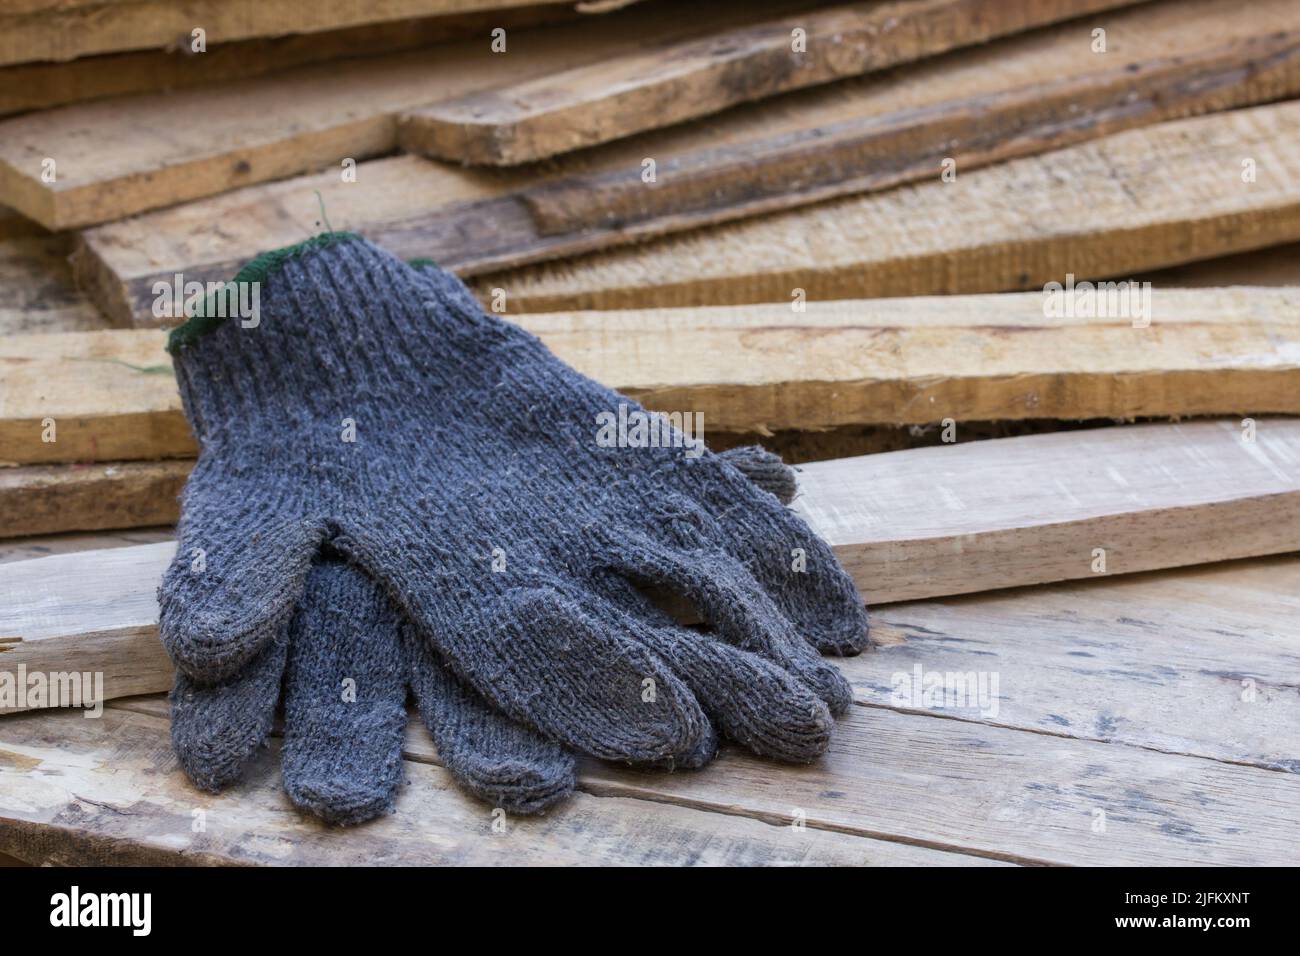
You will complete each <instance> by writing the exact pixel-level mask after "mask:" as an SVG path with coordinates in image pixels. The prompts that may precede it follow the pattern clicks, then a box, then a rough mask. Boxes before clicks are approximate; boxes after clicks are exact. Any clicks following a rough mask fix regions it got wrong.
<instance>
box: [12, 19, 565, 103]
mask: <svg viewBox="0 0 1300 956" xmlns="http://www.w3.org/2000/svg"><path fill="white" fill-rule="evenodd" d="M576 15H577V14H576V13H575V12H574V11H573V10H572V9H571V8H570V7H569V6H568V5H567V4H548V5H539V6H525V7H517V8H513V9H502V10H497V9H494V10H490V11H477V12H471V13H465V14H458V15H452V16H441V17H424V18H421V19H402V20H392V21H388V22H384V23H373V24H366V25H364V26H358V27H349V28H346V29H341V30H326V31H323V32H320V33H308V34H291V35H288V36H276V37H262V38H257V39H249V40H242V41H236V42H233V43H217V44H210V45H209V47H208V49H207V50H206V51H205V52H204V53H203V54H202V55H200V56H195V55H192V54H190V53H188V52H185V51H183V50H181V49H165V50H135V51H130V52H124V53H108V54H104V55H102V56H91V57H84V58H82V59H77V60H71V61H67V62H62V63H58V62H54V63H51V62H41V63H21V64H15V65H12V66H7V67H2V68H0V116H4V115H7V114H11V113H21V112H26V111H28V110H38V109H50V108H51V107H55V106H63V105H66V104H68V103H78V102H82V101H85V100H92V99H102V98H103V97H107V96H126V95H129V94H132V93H152V92H159V91H162V90H176V89H183V88H185V87H190V86H199V85H202V84H205V83H228V82H230V81H232V80H239V79H247V78H248V77H252V76H261V75H263V74H266V73H275V72H279V71H282V70H287V69H291V68H293V67H296V66H304V65H306V64H309V63H320V62H323V61H327V60H337V59H342V58H344V57H355V56H374V55H376V54H383V53H388V54H391V53H398V52H401V51H403V50H411V49H415V48H416V47H421V46H426V45H428V44H432V43H441V42H444V41H447V40H451V39H457V38H467V37H470V36H473V35H479V36H485V35H487V34H488V33H489V32H490V30H491V29H492V28H493V27H501V28H503V29H505V30H516V29H524V28H526V27H530V26H539V25H541V24H544V23H551V22H558V21H560V20H566V19H571V18H572V17H574V16H576ZM195 22H196V23H197V22H198V21H195ZM179 35H180V34H177V36H179Z"/></svg>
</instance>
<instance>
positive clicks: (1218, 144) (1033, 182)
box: [476, 101, 1300, 313]
mask: <svg viewBox="0 0 1300 956" xmlns="http://www.w3.org/2000/svg"><path fill="white" fill-rule="evenodd" d="M1297 152H1300V103H1298V102H1295V101H1290V102H1283V103H1279V104H1276V105H1270V106H1260V107H1254V108H1252V109H1243V110H1236V111H1233V112H1229V113H1223V114H1219V115H1214V116H1207V117H1197V118H1193V119H1184V120H1176V121H1173V122H1168V123H1162V124H1160V125H1157V126H1151V127H1147V128H1145V129H1138V130H1130V131H1127V132H1123V133H1117V134H1114V135H1112V136H1108V137H1105V138H1103V139H1101V140H1097V141H1095V142H1091V143H1085V144H1082V145H1077V146H1071V147H1068V148H1066V149H1063V150H1058V151H1056V152H1054V153H1049V154H1047V155H1044V156H1035V157H1027V158H1022V159H1016V160H1012V161H1010V162H1007V163H1003V164H1000V165H997V166H992V167H988V168H985V169H977V170H974V171H973V172H970V173H967V174H964V175H963V174H961V173H958V176H957V179H956V180H955V181H954V182H951V183H945V182H940V181H936V182H931V183H925V184H921V185H915V186H902V187H900V188H898V189H895V190H892V191H890V192H887V193H880V194H874V195H866V196H860V197H853V198H850V199H838V200H834V201H831V202H827V203H822V204H820V205H817V206H814V207H811V208H809V209H804V210H795V211H792V212H783V213H777V214H774V215H771V216H765V217H761V218H758V219H753V220H748V221H745V222H739V223H731V224H729V225H725V226H717V227H713V228H709V229H702V230H698V231H696V232H693V233H690V234H687V235H683V236H674V237H669V238H667V239H660V240H655V241H652V242H648V243H645V244H643V245H641V246H639V247H637V248H635V249H615V250H611V251H609V252H603V253H599V254H595V255H591V256H586V257H583V258H580V259H576V260H572V261H566V262H561V263H547V264H542V265H537V266H530V267H526V268H523V269H519V270H515V271H513V272H510V273H503V274H497V275H494V276H487V277H483V278H480V279H478V280H476V285H477V287H478V288H480V289H481V290H489V289H492V288H501V289H504V290H505V292H506V294H507V297H508V302H509V309H510V310H511V311H512V312H515V313H518V312H535V311H561V310H570V309H619V308H647V307H674V306H685V305H703V304H709V305H723V304H740V303H750V302H763V301H789V300H790V298H791V295H792V292H793V290H797V289H802V290H804V292H805V294H806V295H807V297H808V298H809V299H842V298H858V297H861V298H877V297H885V296H904V295H930V294H958V293H971V292H995V291H1012V290H1022V289H1030V288H1035V287H1037V288H1041V287H1042V286H1043V285H1044V284H1045V283H1047V282H1050V281H1060V282H1063V281H1065V278H1066V276H1067V275H1069V274H1073V275H1075V276H1077V277H1094V278H1096V277H1106V276H1114V275H1120V276H1128V275H1133V274H1135V273H1139V272H1144V271H1150V270H1154V269H1157V268H1161V267H1164V266H1170V265H1175V264H1178V263H1183V262H1190V261H1195V260H1197V259H1204V258H1210V257H1212V256H1218V255H1227V254H1230V253H1235V252H1244V251H1247V250H1250V249H1257V248H1263V247H1265V246H1269V245H1275V244H1278V243H1282V242H1288V241H1294V240H1295V239H1297V238H1300V177H1297V176H1296V175H1294V172H1293V163H1292V160H1291V157H1292V156H1293V155H1295V154H1296V153H1297ZM1248 160H1250V161H1253V162H1254V164H1255V165H1254V170H1255V181H1254V182H1243V178H1242V176H1243V172H1244V167H1243V162H1244V161H1248Z"/></svg>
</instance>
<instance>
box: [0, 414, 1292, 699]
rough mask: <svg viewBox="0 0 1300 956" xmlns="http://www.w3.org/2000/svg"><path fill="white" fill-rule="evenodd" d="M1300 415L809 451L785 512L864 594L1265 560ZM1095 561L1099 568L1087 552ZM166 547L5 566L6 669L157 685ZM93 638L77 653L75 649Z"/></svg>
mask: <svg viewBox="0 0 1300 956" xmlns="http://www.w3.org/2000/svg"><path fill="white" fill-rule="evenodd" d="M1297 463H1300V421H1295V420H1276V421H1274V420H1266V421H1264V422H1261V423H1260V425H1259V427H1258V432H1257V435H1256V440H1255V442H1254V443H1253V444H1244V443H1243V442H1242V441H1241V438H1240V435H1239V433H1238V431H1237V430H1236V428H1235V426H1234V425H1233V423H1226V422H1222V423H1221V422H1200V423H1194V424H1185V425H1148V426H1131V427H1126V428H1110V429H1097V430H1090V431H1081V432H1072V433H1059V434H1047V435H1035V436H1027V437H1024V438H1008V439H998V440H993V441H984V442H972V443H969V444H965V445H956V446H952V447H947V448H928V449H916V450H913V451H908V452H894V453H886V454H880V455H868V456H864V457H862V458H857V459H847V460H844V461H837V462H817V463H813V464H809V465H806V466H804V467H803V468H802V469H801V471H800V486H801V494H800V497H799V498H798V499H796V503H795V507H796V509H797V510H798V511H799V512H800V514H801V515H802V516H803V517H804V518H805V519H806V520H807V521H808V523H809V525H810V526H811V528H812V529H813V531H814V532H815V533H817V534H818V535H820V536H821V537H822V538H823V539H825V540H826V541H827V542H828V543H830V544H831V546H832V547H833V548H834V550H835V553H836V556H837V557H838V558H839V560H840V562H841V563H842V564H843V565H844V566H845V568H846V569H847V570H848V571H849V573H850V574H851V575H852V576H853V578H854V581H855V583H856V584H857V586H858V589H859V591H860V592H861V593H862V595H863V597H864V599H865V600H866V601H867V603H868V604H871V605H875V604H879V603H884V602H890V601H903V600H912V599H917V598H922V597H935V596H941V595H951V594H964V593H970V592H973V591H979V590H989V589H999V588H1008V587H1015V586H1019V585H1025V584H1038V583H1046V582H1052V581H1063V580H1077V579H1089V578H1093V577H1100V576H1103V575H1114V574H1129V573H1134V572H1138V571H1147V570H1152V569H1158V568H1170V567H1184V566H1186V565H1190V564H1198V563H1206V562H1211V561H1219V560H1225V559H1231V558H1240V557H1252V556H1257V555H1265V554H1278V553H1284V552H1287V551H1292V550H1295V548H1296V547H1297V542H1300V506H1298V503H1300V468H1298V467H1296V466H1297ZM1097 549H1101V551H1103V552H1104V557H1105V564H1104V568H1103V569H1101V570H1098V567H1099V565H1098V563H1097V553H1098V550H1097ZM174 553H175V544H174V543H172V542H161V543H157V544H151V545H143V546H140V547H133V548H122V549H112V550H107V551H101V552H83V553H77V554H68V555H59V556H55V557H50V558H44V559H39V560H35V561H25V562H19V563H14V564H9V565H5V566H3V567H0V634H3V635H7V636H8V637H9V638H10V641H9V649H8V650H7V651H5V652H4V653H5V661H6V666H9V667H17V666H18V665H19V664H24V665H26V666H27V667H28V668H30V669H33V670H41V671H61V670H70V669H72V670H85V669H87V668H85V667H81V666H78V662H80V661H82V660H84V659H85V655H86V654H87V653H90V650H93V653H94V654H95V655H97V657H96V660H97V662H99V664H100V665H101V666H98V667H96V668H95V669H97V670H103V671H104V674H105V677H104V681H105V694H106V695H107V696H109V697H119V696H124V695H126V694H131V693H147V692H151V691H158V690H165V689H167V688H168V687H169V686H170V680H171V678H170V671H169V670H168V666H169V665H168V663H167V661H166V658H165V656H164V655H163V654H162V652H161V649H160V647H159V645H158V642H157V639H156V636H155V632H156V625H157V614H158V612H157V596H156V588H157V582H158V581H159V580H160V579H161V576H162V573H163V571H164V569H165V568H166V567H167V565H168V564H169V563H170V561H171V559H172V556H173V555H174ZM88 649H90V650H88Z"/></svg>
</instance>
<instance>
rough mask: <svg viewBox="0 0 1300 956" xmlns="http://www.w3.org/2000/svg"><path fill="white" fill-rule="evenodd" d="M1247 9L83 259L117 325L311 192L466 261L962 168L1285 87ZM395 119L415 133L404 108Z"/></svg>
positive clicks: (104, 231)
mask: <svg viewBox="0 0 1300 956" xmlns="http://www.w3.org/2000/svg"><path fill="white" fill-rule="evenodd" d="M1250 11H1251V12H1250V15H1244V14H1243V11H1242V10H1241V8H1240V5H1239V4H1234V3H1231V2H1230V0H1191V2H1184V0H1175V2H1168V3H1155V4H1140V5H1138V6H1135V7H1131V8H1128V9H1122V10H1117V11H1114V12H1112V13H1109V14H1107V15H1106V17H1105V18H1104V19H1105V22H1106V29H1107V38H1108V40H1107V42H1108V48H1107V49H1108V52H1107V53H1106V54H1105V55H1104V56H1101V55H1098V54H1095V53H1092V52H1091V49H1090V47H1089V35H1088V31H1087V30H1086V29H1084V26H1086V21H1074V22H1070V23H1065V24H1060V25H1058V26H1055V27H1051V28H1048V29H1045V30H1038V31H1033V32H1031V33H1029V34H1026V35H1023V36H1020V37H1014V38H1010V39H1006V40H1001V41H998V42H997V43H993V44H987V45H984V46H980V47H975V48H971V49H968V50H963V51H959V52H957V53H953V54H950V55H947V56H943V57H938V58H933V59H930V60H925V61H922V62H920V63H917V64H913V65H910V66H907V67H904V68H897V69H894V70H890V71H887V72H886V73H883V74H881V75H880V76H879V77H878V78H870V77H868V78H862V79H858V80H848V81H844V82H840V83H835V84H832V85H829V86H824V87H819V88H815V89H811V90H806V91H803V92H801V93H797V94H791V95H787V96H782V97H777V98H774V99H769V100H766V101H763V102H761V103H756V104H751V105H749V106H744V107H738V108H735V109H731V110H728V111H727V112H725V113H723V114H719V115H718V116H715V117H712V118H710V119H709V120H707V121H697V122H694V123H689V124H685V125H680V126H676V127H672V128H669V129H664V130H660V131H657V132H655V133H653V134H643V135H640V136H635V137H632V138H630V139H627V140H623V141H619V142H616V143H611V144H608V145H606V146H601V147H596V148H593V149H588V150H583V151H581V152H578V153H574V154H570V155H567V156H565V157H563V158H561V159H559V160H556V161H553V162H551V163H549V164H547V165H546V166H544V167H541V168H538V167H532V166H530V167H526V168H521V169H515V170H491V171H489V170H487V169H484V168H478V169H465V168H460V167H454V166H448V165H444V164H440V163H436V162H429V161H424V160H420V159H418V158H416V157H409V156H405V157H400V158H392V159H381V160H375V161H372V162H365V163H362V164H361V165H360V167H359V168H358V171H357V173H358V175H357V181H356V182H354V183H342V182H340V180H339V176H338V175H337V173H336V172H333V171H331V172H328V173H324V174H316V175H307V176H302V177H297V178H294V179H288V180H284V181H280V182H274V183H267V184H263V185H257V186H249V187H246V188H243V189H240V190H237V191H235V192H232V193H228V194H226V195H222V196H216V197H213V198H210V199H206V200H201V201H197V202H194V203H190V204H187V205H183V206H180V207H176V208H173V209H165V210H159V211H157V212H155V213H151V214H147V215H145V216H142V217H140V218H138V219H128V220H126V221H123V222H118V223H109V224H106V225H104V226H101V227H98V228H95V229H91V230H88V231H87V232H86V233H85V234H84V237H83V249H82V251H81V252H80V253H79V254H78V264H79V273H80V276H81V279H82V281H83V282H84V284H85V285H86V286H87V287H88V288H89V289H90V290H91V292H92V294H93V295H94V297H95V299H96V301H97V303H98V304H99V306H100V307H101V308H102V309H103V310H104V311H105V312H106V313H108V314H110V315H111V316H112V317H113V319H114V321H115V322H117V323H118V324H122V325H129V324H157V320H156V319H154V318H153V317H152V316H151V314H150V304H151V302H152V299H153V294H152V291H151V290H152V288H153V283H154V281H156V280H157V279H159V278H165V279H167V280H170V279H171V278H172V276H173V275H174V274H175V273H176V272H183V273H185V274H186V276H187V277H189V278H192V279H198V280H200V281H208V280H222V279H226V278H228V277H229V276H231V275H233V274H234V273H235V272H236V271H237V270H238V268H239V266H240V265H241V264H242V263H243V262H244V261H246V260H247V259H248V258H249V257H251V255H253V254H254V251H258V250H263V249H268V248H275V247H278V246H283V245H289V244H292V243H295V242H298V241H300V240H301V239H303V238H304V237H306V236H308V235H311V234H312V233H313V232H316V231H319V230H320V229H321V228H322V225H321V219H320V203H321V201H322V200H323V201H324V203H325V205H326V208H327V209H328V211H329V218H330V221H331V223H332V224H333V225H334V226H335V227H336V228H349V229H354V230H357V231H361V232H363V233H364V234H366V235H367V236H369V237H371V238H373V239H375V240H376V241H378V242H380V243H381V244H383V245H385V246H386V247H388V248H390V249H392V250H393V251H394V252H396V253H398V254H400V255H403V256H405V257H408V258H410V257H416V256H424V257H428V258H432V259H434V260H435V261H437V262H440V263H442V264H443V265H445V266H447V267H449V268H454V269H455V270H457V271H458V272H459V273H460V274H461V275H472V274H479V273H482V272H484V271H489V270H498V269H502V268H506V267H514V266H518V265H522V264H526V263H529V262H534V261H541V260H546V259H552V258H555V257H558V256H562V255H569V254H574V253H580V252H588V251H593V250H600V249H606V248H609V247H611V246H614V245H618V244H624V243H627V242H630V241H633V240H636V239H643V238H646V237H649V236H655V235H661V234H664V233H668V232H678V231H681V230H683V229H687V228H691V227H696V226H700V225H706V224H710V223H717V222H722V221H726V220H728V219H734V218H736V217H742V216H750V215H754V214H756V213H760V212H765V211H772V210H775V209H780V208H785V207H789V206H798V205H805V204H807V203H809V202H812V201H814V200H818V199H825V198H828V197H833V196H837V195H844V194H850V193H854V192H862V191H871V190H878V189H882V188H885V187H888V186H892V185H897V184H899V183H902V182H908V181H915V180H917V179H931V178H934V177H936V176H937V174H938V171H939V167H940V161H941V159H942V158H943V157H947V156H949V155H951V156H952V157H953V158H955V159H956V160H957V162H958V168H959V169H960V170H961V171H962V173H965V172H967V171H969V170H972V169H974V168H976V167H977V166H979V165H980V164H981V163H986V162H989V161H992V160H994V159H1005V158H1008V157H1012V156H1017V155H1022V154H1025V153H1038V152H1044V151H1047V150H1051V149H1055V148H1058V147H1061V146H1064V145H1067V144H1069V143H1071V142H1075V141H1078V140H1080V139H1090V138H1095V137H1097V136H1100V135H1103V134H1105V133H1110V132H1114V131H1116V130H1117V129H1120V128H1123V127H1126V126H1136V125H1145V124H1148V123H1152V122H1156V121H1158V120H1161V119H1164V118H1168V117H1170V116H1175V115H1181V114H1183V113H1194V112H1200V111H1205V110H1212V109H1223V108H1226V107H1229V106H1233V105H1243V104H1249V103H1253V102H1259V101H1263V100H1268V99H1274V98H1278V97H1282V96H1286V95H1288V94H1289V93H1294V92H1295V85H1294V84H1295V80H1296V78H1295V75H1294V74H1295V70H1296V66H1297V56H1296V55H1295V50H1294V47H1295V42H1296V35H1297V31H1300V8H1297V7H1296V5H1295V4H1293V3H1290V2H1289V0H1263V2H1260V3H1256V4H1254V5H1252V7H1251V8H1250ZM1266 51H1267V52H1268V55H1265V52H1266ZM1243 63H1249V64H1250V66H1249V68H1248V69H1241V65H1242V64H1243ZM1189 76H1197V77H1198V81H1197V82H1191V83H1189V82H1187V78H1188V77H1189ZM1049 94H1050V95H1049ZM399 133H400V135H401V138H402V141H403V143H404V145H405V146H406V147H407V148H414V149H418V148H420V144H419V142H418V135H417V133H418V130H417V129H416V125H415V124H413V123H406V124H404V125H403V126H402V127H401V128H400V130H399ZM809 143H815V144H816V145H815V146H812V147H810V146H809ZM647 157H650V158H653V159H655V161H656V164H657V181H656V183H655V184H654V185H653V186H650V185H647V184H645V183H643V182H642V180H641V173H642V163H643V160H644V159H645V158H647ZM317 193H319V194H320V198H318V196H317ZM935 198H936V199H945V198H946V197H945V196H944V195H939V196H936V197H935ZM787 294H788V293H787ZM783 298H784V296H783ZM688 304H697V303H688Z"/></svg>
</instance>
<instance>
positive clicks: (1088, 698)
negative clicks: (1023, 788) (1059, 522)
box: [837, 555, 1300, 773]
mask: <svg viewBox="0 0 1300 956" xmlns="http://www.w3.org/2000/svg"><path fill="white" fill-rule="evenodd" d="M872 636H873V638H874V640H875V641H876V642H877V645H878V648H877V650H876V652H875V653H871V654H863V655H861V656H859V657H855V658H848V659H845V660H843V661H838V662H837V663H838V664H839V667H840V669H841V670H842V671H843V672H844V675H845V676H846V677H847V678H848V679H849V680H850V681H851V682H852V684H853V687H854V693H855V696H856V698H857V699H858V700H859V701H860V702H862V703H866V704H869V705H871V706H874V707H891V708H893V709H903V710H914V711H917V712H925V713H935V714H937V715H939V716H944V717H948V718H952V719H957V720H967V721H977V722H980V723H987V724H994V725H997V726H1003V727H1015V728H1018V729H1022V730H1030V731H1033V732H1035V733H1044V734H1054V735H1058V736H1067V737H1076V738H1079V739H1083V740H1100V741H1107V742H1113V743H1121V744H1125V745H1128V746H1132V747H1143V748H1146V749H1149V750H1160V751H1164V752H1167V753H1179V754H1188V755H1191V756H1198V757H1209V758H1212V759H1215V760H1223V761H1227V762H1231V763H1242V764H1250V765H1251V766H1256V767H1262V768H1265V769H1270V770H1282V771H1288V772H1290V773H1300V694H1297V693H1296V686H1295V683H1296V682H1295V675H1296V674H1300V558H1297V557H1295V556H1290V555H1289V556H1284V557H1272V558H1258V559H1251V560H1246V561H1232V562H1225V563H1221V564H1212V565H1205V566H1200V567H1193V568H1180V569H1178V570H1176V571H1157V572H1149V573H1146V574H1137V575H1131V576H1127V577H1122V578H1108V579H1107V580H1105V581H1074V582H1070V583H1065V584H1054V585H1044V586H1040V587H1036V588H1022V589H1015V590H1010V591H999V592H996V593H990V594H979V595H972V596H969V597H965V598H961V599H957V598H949V599H946V600H941V601H925V602H911V603H906V604H890V605H883V606H881V607H879V608H877V609H876V610H875V614H874V617H873V620H872ZM917 668H920V670H919V672H918V670H917ZM936 675H941V676H936ZM954 675H956V679H954ZM927 682H929V683H927ZM981 691H985V692H986V693H983V694H981V693H980V692H981Z"/></svg>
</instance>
